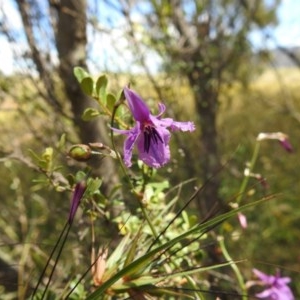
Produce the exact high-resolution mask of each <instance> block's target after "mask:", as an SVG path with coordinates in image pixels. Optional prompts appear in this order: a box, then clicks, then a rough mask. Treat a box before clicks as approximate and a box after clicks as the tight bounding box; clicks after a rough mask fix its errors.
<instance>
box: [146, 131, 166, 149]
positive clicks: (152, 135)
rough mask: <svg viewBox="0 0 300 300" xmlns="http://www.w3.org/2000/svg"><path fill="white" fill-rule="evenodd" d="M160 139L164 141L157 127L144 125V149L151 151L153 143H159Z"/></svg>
mask: <svg viewBox="0 0 300 300" xmlns="http://www.w3.org/2000/svg"><path fill="white" fill-rule="evenodd" d="M158 141H160V142H161V143H163V142H164V141H163V139H162V137H161V136H160V135H159V133H158V131H157V130H156V128H155V127H153V126H151V125H146V126H145V127H144V151H145V152H147V153H149V150H150V146H151V143H152V142H154V143H155V144H158Z"/></svg>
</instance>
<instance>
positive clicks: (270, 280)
mask: <svg viewBox="0 0 300 300" xmlns="http://www.w3.org/2000/svg"><path fill="white" fill-rule="evenodd" d="M252 271H253V273H254V274H255V276H256V277H258V278H259V279H260V280H261V281H262V282H263V283H264V284H272V283H273V282H274V280H275V276H272V275H270V276H269V275H267V274H265V273H263V272H261V271H259V270H257V269H253V270H252Z"/></svg>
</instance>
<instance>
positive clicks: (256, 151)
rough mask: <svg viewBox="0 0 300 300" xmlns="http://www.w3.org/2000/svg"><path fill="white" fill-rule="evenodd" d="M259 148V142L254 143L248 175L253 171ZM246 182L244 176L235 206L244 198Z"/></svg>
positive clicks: (247, 179) (246, 178) (247, 180)
mask: <svg viewBox="0 0 300 300" xmlns="http://www.w3.org/2000/svg"><path fill="white" fill-rule="evenodd" d="M259 148H260V142H259V141H256V144H255V148H254V151H253V154H252V158H251V161H250V164H249V167H248V170H249V173H251V172H252V170H253V169H254V165H255V163H256V160H257V156H258V152H259ZM248 182H249V175H247V174H246V175H245V176H244V179H243V181H242V184H241V187H240V190H239V194H238V197H237V199H236V203H237V204H240V202H241V201H242V198H243V196H244V193H245V190H246V188H247V185H248Z"/></svg>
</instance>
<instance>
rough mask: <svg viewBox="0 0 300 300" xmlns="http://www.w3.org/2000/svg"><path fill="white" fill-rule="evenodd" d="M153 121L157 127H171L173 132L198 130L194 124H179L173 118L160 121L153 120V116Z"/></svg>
mask: <svg viewBox="0 0 300 300" xmlns="http://www.w3.org/2000/svg"><path fill="white" fill-rule="evenodd" d="M153 119H154V120H153ZM151 121H152V122H153V123H154V124H156V125H160V126H164V127H169V128H170V129H171V130H172V131H176V130H181V131H194V130H195V129H196V127H195V124H194V123H193V122H177V121H174V120H173V119H171V118H165V119H161V120H158V119H156V118H153V116H151Z"/></svg>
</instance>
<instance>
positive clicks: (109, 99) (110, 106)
mask: <svg viewBox="0 0 300 300" xmlns="http://www.w3.org/2000/svg"><path fill="white" fill-rule="evenodd" d="M106 101H107V108H108V109H109V110H110V111H113V109H114V105H115V103H116V101H117V99H116V97H115V96H114V95H113V94H110V93H109V94H107V96H106Z"/></svg>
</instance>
